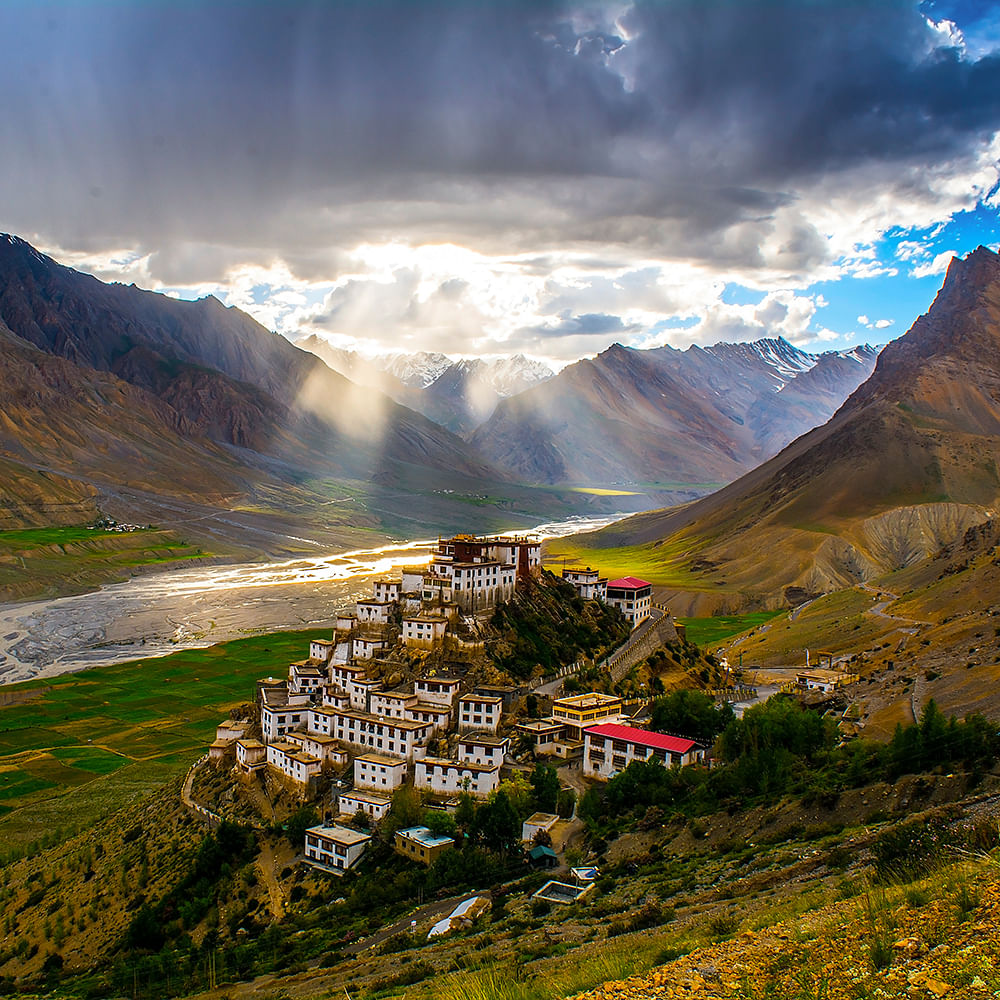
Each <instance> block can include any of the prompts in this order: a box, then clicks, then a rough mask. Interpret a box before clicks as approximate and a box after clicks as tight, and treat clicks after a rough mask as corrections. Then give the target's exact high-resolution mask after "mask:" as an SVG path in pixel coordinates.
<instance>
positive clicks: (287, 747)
mask: <svg viewBox="0 0 1000 1000" xmlns="http://www.w3.org/2000/svg"><path fill="white" fill-rule="evenodd" d="M267 763H268V766H269V767H272V768H274V769H275V770H276V771H278V772H280V773H281V774H282V775H284V776H285V777H286V778H287V779H288V780H289V781H291V782H294V783H295V784H296V785H302V786H305V785H308V784H309V782H310V781H311V780H312V779H313V778H318V777H319V775H320V773H321V771H322V769H323V762H322V761H321V760H320V759H319V757H313V756H312V754H308V753H303V752H302V750H301V749H300V748H299V747H298V746H296V745H295V744H294V743H271V744H269V745H268V748H267Z"/></svg>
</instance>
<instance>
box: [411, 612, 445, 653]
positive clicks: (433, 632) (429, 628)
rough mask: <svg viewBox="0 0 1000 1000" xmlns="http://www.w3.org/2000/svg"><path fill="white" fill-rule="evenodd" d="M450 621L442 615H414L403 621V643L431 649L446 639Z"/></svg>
mask: <svg viewBox="0 0 1000 1000" xmlns="http://www.w3.org/2000/svg"><path fill="white" fill-rule="evenodd" d="M447 630H448V619H447V618H444V617H442V616H441V615H413V616H409V617H406V618H404V619H403V642H405V643H406V645H407V646H417V647H420V648H424V649H431V648H432V647H433V646H436V645H437V644H438V643H440V642H441V641H442V640H443V639H444V635H445V632H447Z"/></svg>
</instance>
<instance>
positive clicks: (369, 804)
mask: <svg viewBox="0 0 1000 1000" xmlns="http://www.w3.org/2000/svg"><path fill="white" fill-rule="evenodd" d="M391 806H392V799H390V798H389V797H388V796H387V795H379V794H378V793H377V792H360V791H357V790H355V791H350V792H341V793H340V797H339V798H338V799H337V811H338V812H339V813H340V815H341V816H356V815H357V814H358V813H359V812H363V813H364V814H365V815H366V816H368V817H369V818H370V819H371V821H372V822H373V823H377V822H378V821H379V820H380V819H382V817H383V816H385V815H386V813H388V812H389V809H390V807H391Z"/></svg>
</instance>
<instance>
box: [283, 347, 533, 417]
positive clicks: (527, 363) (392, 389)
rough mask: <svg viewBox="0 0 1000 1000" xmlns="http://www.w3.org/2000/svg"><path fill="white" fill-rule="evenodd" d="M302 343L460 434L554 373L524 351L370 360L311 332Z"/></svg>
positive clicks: (355, 377)
mask: <svg viewBox="0 0 1000 1000" xmlns="http://www.w3.org/2000/svg"><path fill="white" fill-rule="evenodd" d="M297 346H299V347H301V348H302V349H303V350H306V351H311V352H312V353H313V354H315V355H316V356H317V357H320V358H322V359H323V360H324V361H325V362H326V363H327V364H328V365H329V366H330V367H331V368H332V369H333V370H334V371H338V372H340V373H341V374H342V375H345V376H346V377H347V378H349V379H351V380H353V381H355V382H357V383H359V384H361V385H370V386H373V387H374V388H376V389H378V390H379V391H380V392H384V393H385V394H386V395H387V396H391V397H392V398H393V399H394V400H396V402H397V403H402V404H403V405H404V406H408V407H410V408H411V409H414V410H417V411H418V412H420V413H423V414H424V416H426V417H430V419H431V420H433V421H435V423H439V424H441V425H442V426H443V427H447V428H448V429H449V430H451V431H454V432H455V433H456V434H466V433H468V432H470V431H472V430H474V429H475V428H476V427H478V426H479V424H481V423H482V422H483V421H484V420H486V419H487V418H488V417H489V416H490V414H491V413H492V412H493V411H494V409H496V406H497V404H498V403H499V402H500V401H501V400H502V399H506V398H507V397H508V396H513V395H516V394H517V393H519V392H523V391H524V390H525V389H529V388H531V387H532V386H535V385H539V384H541V383H542V382H545V381H547V380H548V379H550V378H551V377H552V370H551V369H550V368H547V367H546V366H545V365H542V364H540V363H539V362H537V361H531V360H530V359H528V358H526V357H524V355H521V354H515V355H513V356H511V357H506V358H473V359H467V358H460V359H458V360H457V361H455V360H452V359H451V358H449V357H448V356H447V355H444V354H436V353H429V352H427V351H419V352H417V353H416V354H403V353H399V352H396V353H393V354H386V355H380V356H376V357H374V358H371V359H368V358H364V357H362V356H361V355H360V354H358V353H357V352H356V351H347V350H344V349H342V348H337V347H333V346H332V345H331V344H329V343H328V342H327V341H325V340H323V339H322V338H321V337H317V336H316V335H315V334H312V335H310V336H308V337H303V338H302V339H300V340H298V341H297Z"/></svg>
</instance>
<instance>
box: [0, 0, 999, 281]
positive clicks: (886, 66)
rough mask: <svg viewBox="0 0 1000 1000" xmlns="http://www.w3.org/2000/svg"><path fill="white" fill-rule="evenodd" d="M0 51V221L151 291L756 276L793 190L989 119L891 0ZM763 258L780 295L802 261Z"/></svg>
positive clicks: (435, 9) (797, 252)
mask: <svg viewBox="0 0 1000 1000" xmlns="http://www.w3.org/2000/svg"><path fill="white" fill-rule="evenodd" d="M616 19H617V21H618V23H617V24H616ZM0 37H3V38H6V39H8V40H9V41H10V43H11V44H9V45H8V46H6V47H5V48H6V51H5V52H4V59H3V60H2V61H0V93H3V95H4V101H3V103H2V106H0V148H2V149H3V150H4V154H3V156H2V157H0V219H2V220H3V221H4V223H5V224H6V226H7V227H9V228H12V229H14V230H17V231H20V232H23V233H26V234H32V233H40V234H42V235H44V236H45V237H47V238H48V239H50V240H52V241H53V242H59V243H62V244H63V245H72V246H73V247H75V248H77V249H85V248H86V247H88V246H92V247H94V248H97V247H102V246H107V245H109V243H113V242H114V241H118V242H119V244H122V245H124V244H129V245H139V246H141V247H144V248H146V249H156V248H162V249H163V252H164V259H163V265H164V267H166V265H167V258H168V257H170V256H171V255H172V256H173V257H174V258H176V259H184V257H185V253H184V252H183V251H178V250H176V249H171V247H172V245H174V244H179V243H182V242H185V241H186V242H189V243H195V244H202V245H208V246H209V247H211V246H218V247H226V248H229V249H228V250H226V252H225V253H224V254H223V253H221V252H220V261H221V260H223V259H225V260H229V259H230V257H231V253H230V250H231V249H232V248H236V249H237V250H238V251H239V252H240V253H243V254H245V255H246V257H247V258H248V259H250V258H252V259H257V260H266V259H269V258H270V257H273V256H275V255H280V256H282V257H283V258H284V259H286V260H288V259H290V258H291V257H292V256H293V255H294V257H295V259H296V260H297V261H298V264H297V265H296V266H297V268H298V267H301V270H302V273H305V274H307V275H308V274H312V273H315V274H318V273H320V272H321V271H322V270H323V268H324V267H326V266H327V262H328V261H329V257H330V249H329V248H330V247H331V246H334V247H349V246H351V245H353V244H354V243H355V242H357V241H359V240H362V239H369V240H385V239H391V238H393V237H402V238H404V239H410V240H415V241H446V240H452V241H454V242H457V243H464V244H465V245H473V246H479V247H482V248H484V249H486V250H488V251H489V252H494V253H496V252H512V251H521V250H533V251H534V250H537V251H542V250H548V249H556V250H558V249H565V248H576V249H586V250H593V248H594V247H595V246H603V245H607V244H618V245H623V246H629V247H632V248H645V249H646V250H648V251H649V252H650V253H651V254H654V255H656V256H658V257H660V258H663V259H668V258H670V257H684V258H687V259H693V260H702V261H706V262H715V263H718V262H722V263H727V262H733V263H735V264H742V265H745V266H747V267H756V266H765V265H766V264H773V262H769V261H765V260H764V258H763V257H762V256H761V251H760V244H761V240H762V237H763V235H766V234H767V233H768V232H769V228H770V227H771V226H772V224H773V219H774V216H775V214H776V213H778V212H780V211H782V210H784V209H787V208H788V207H789V206H792V205H794V204H795V203H796V200H797V198H798V197H799V196H800V195H799V192H800V190H801V188H802V186H803V185H806V184H808V183H811V182H812V181H814V180H815V179H816V178H825V177H829V176H832V175H836V174H837V173H838V172H847V171H849V170H852V169H858V168H872V169H874V170H875V171H876V172H878V171H880V170H881V171H883V174H879V178H883V179H884V177H886V176H890V175H891V174H892V172H893V171H894V170H895V169H896V167H897V165H899V166H906V167H912V166H914V165H918V166H919V165H921V164H928V165H931V164H937V163H941V162H944V161H948V160H951V159H954V158H961V157H965V156H968V155H970V154H971V152H972V151H974V150H975V149H976V148H977V147H978V146H979V144H981V143H982V142H983V141H984V140H986V139H987V138H988V137H989V136H990V134H991V133H992V132H993V130H994V129H995V128H996V126H997V122H998V120H1000V60H998V58H997V57H996V56H986V57H984V58H982V59H980V60H979V61H978V62H972V61H969V60H967V59H965V58H963V56H962V53H961V52H960V51H959V50H958V49H957V48H955V47H953V46H951V47H950V46H949V45H948V44H947V43H946V41H945V40H944V39H943V38H942V36H941V35H940V34H939V33H937V32H935V31H934V30H933V29H932V28H931V27H929V26H928V24H927V22H926V20H925V19H924V17H923V15H922V14H921V13H920V10H919V8H918V6H917V5H916V4H915V3H913V2H909V0H872V2H868V3H865V2H855V3H846V4H845V3H838V4H834V3H829V2H813V3H808V4H807V3H802V2H800V0H785V2H778V0H769V2H766V3H745V2H735V0H732V2H729V0H714V2H706V0H674V2H669V0H656V2H653V0H650V2H640V3H637V4H635V5H634V6H632V7H626V6H625V5H601V4H581V5H571V4H564V3H539V2H536V0H532V2H527V0H524V2H521V3H516V2H515V3H511V2H509V0H503V2H501V0H496V2H480V3H471V2H470V3H466V2H458V0H455V2H450V3H442V2H437V3H434V2H423V3H413V2H411V0H399V2H390V0H374V2H370V3H362V2H360V0H359V2H351V3H348V2H337V3H331V2H313V3H307V2H294V0H289V2H286V3H281V4H269V3H263V2H259V3H236V2H229V3H226V2H222V3H212V4H196V3H193V2H189V3H177V2H173V3H165V2H159V3H158V2H154V0H151V2H147V3H142V4H123V3H120V2H110V0H105V2H102V0H95V2H90V3H86V4H80V3H69V2H55V0H50V2H41V3H32V4H29V3H27V2H23V3H17V2H15V3H8V4H5V5H3V6H2V7H0ZM885 183H890V182H889V181H885ZM911 183H912V181H911ZM720 234H725V238H723V237H722V236H721V235H720ZM783 240H784V243H783V245H782V251H783V252H785V253H786V258H785V260H784V261H782V262H781V266H782V267H787V268H788V269H789V270H793V269H795V268H809V267H813V266H815V265H816V264H817V263H819V262H820V261H822V259H823V257H824V253H825V252H826V251H825V248H824V243H823V240H822V239H821V238H820V236H819V235H818V234H817V231H816V229H815V227H814V226H813V225H812V224H811V223H809V222H808V221H803V222H801V223H799V224H797V226H794V227H792V229H791V230H790V231H789V232H788V233H787V234H785V235H784V236H783ZM155 265H156V260H155V258H154V259H153V261H152V262H151V266H152V267H153V269H154V271H155ZM326 273H327V274H328V273H329V272H328V271H327V272H326Z"/></svg>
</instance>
